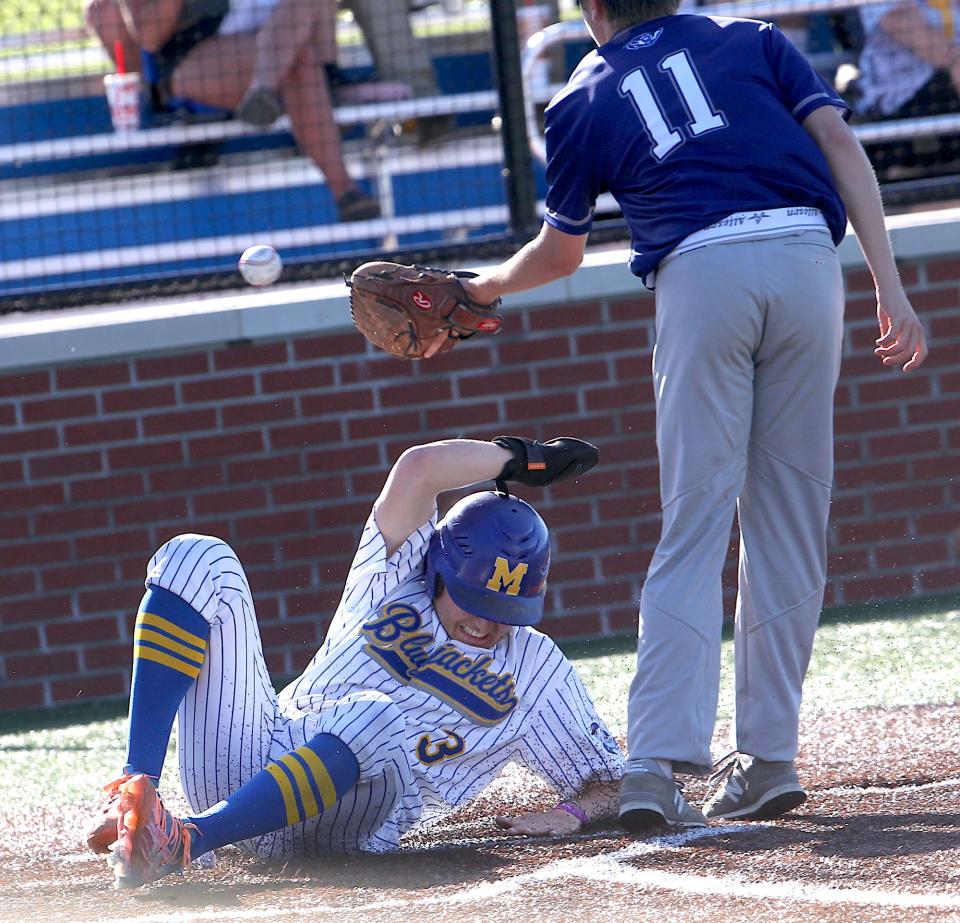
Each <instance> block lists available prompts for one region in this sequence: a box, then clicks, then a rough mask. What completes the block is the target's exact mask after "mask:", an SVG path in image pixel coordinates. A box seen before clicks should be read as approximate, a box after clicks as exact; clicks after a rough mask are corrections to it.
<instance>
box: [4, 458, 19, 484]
mask: <svg viewBox="0 0 960 923" xmlns="http://www.w3.org/2000/svg"><path fill="white" fill-rule="evenodd" d="M22 480H23V462H22V461H21V460H20V459H10V460H9V461H0V483H3V484H10V483H13V482H14V481H22Z"/></svg>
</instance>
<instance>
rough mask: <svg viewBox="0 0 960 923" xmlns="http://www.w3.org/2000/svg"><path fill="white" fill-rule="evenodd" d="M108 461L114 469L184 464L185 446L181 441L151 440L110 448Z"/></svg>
mask: <svg viewBox="0 0 960 923" xmlns="http://www.w3.org/2000/svg"><path fill="white" fill-rule="evenodd" d="M107 461H108V463H109V465H110V467H111V468H112V469H114V470H120V469H123V468H159V467H161V466H163V465H180V464H183V461H184V458H183V446H182V445H181V444H180V443H179V442H173V441H170V442H150V443H146V444H141V445H126V446H118V447H117V448H113V449H109V450H108V452H107Z"/></svg>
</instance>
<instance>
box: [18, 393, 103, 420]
mask: <svg viewBox="0 0 960 923" xmlns="http://www.w3.org/2000/svg"><path fill="white" fill-rule="evenodd" d="M96 414H97V399H96V398H95V397H94V396H93V395H92V394H76V395H73V396H70V397H51V398H45V399H44V400H40V401H24V402H23V420H24V422H25V423H50V422H52V421H55V420H69V419H73V418H75V417H93V416H96Z"/></svg>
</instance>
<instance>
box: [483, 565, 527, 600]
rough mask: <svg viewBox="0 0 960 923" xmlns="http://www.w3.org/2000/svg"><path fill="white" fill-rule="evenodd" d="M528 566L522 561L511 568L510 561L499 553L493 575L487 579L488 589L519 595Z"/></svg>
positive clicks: (509, 594) (508, 594)
mask: <svg viewBox="0 0 960 923" xmlns="http://www.w3.org/2000/svg"><path fill="white" fill-rule="evenodd" d="M528 567H529V565H528V564H526V563H525V562H523V561H521V562H520V563H518V564H517V566H516V567H514V568H511V567H510V562H509V561H508V560H507V559H506V558H501V557H500V556H499V555H498V556H497V561H496V563H495V564H494V566H493V576H492V577H491V578H490V579H489V580H488V581H487V589H488V590H494V591H495V592H497V593H500V592H505V593H506V594H507V596H516V595H518V594H519V592H520V584H521V583H522V582H523V578H524V575H525V574H526V573H527V568H528Z"/></svg>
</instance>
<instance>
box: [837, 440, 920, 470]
mask: <svg viewBox="0 0 960 923" xmlns="http://www.w3.org/2000/svg"><path fill="white" fill-rule="evenodd" d="M899 438H901V439H902V438H903V437H902V436H901V437H899ZM833 458H834V460H835V461H836V463H837V465H838V466H843V465H844V464H845V463H847V462H851V461H860V460H861V459H862V458H863V440H860V439H837V440H835V441H834V444H833Z"/></svg>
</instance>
